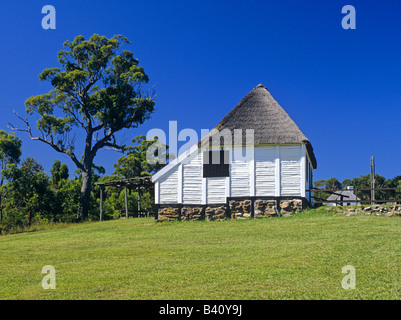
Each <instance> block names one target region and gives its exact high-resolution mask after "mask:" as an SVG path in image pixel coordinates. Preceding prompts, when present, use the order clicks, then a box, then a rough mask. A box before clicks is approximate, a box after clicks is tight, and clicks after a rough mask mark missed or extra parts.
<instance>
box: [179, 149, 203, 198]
mask: <svg viewBox="0 0 401 320" xmlns="http://www.w3.org/2000/svg"><path fill="white" fill-rule="evenodd" d="M202 168H203V166H202V152H199V153H198V154H196V155H195V157H194V158H192V159H191V160H190V161H189V162H188V163H185V164H183V172H182V175H183V188H182V189H183V202H182V203H184V204H202V180H203V173H202Z"/></svg>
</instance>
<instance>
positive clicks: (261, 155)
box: [255, 146, 276, 197]
mask: <svg viewBox="0 0 401 320" xmlns="http://www.w3.org/2000/svg"><path fill="white" fill-rule="evenodd" d="M255 183H256V189H255V190H256V194H255V195H256V196H273V197H274V196H275V195H276V147H275V146H261V147H257V148H255Z"/></svg>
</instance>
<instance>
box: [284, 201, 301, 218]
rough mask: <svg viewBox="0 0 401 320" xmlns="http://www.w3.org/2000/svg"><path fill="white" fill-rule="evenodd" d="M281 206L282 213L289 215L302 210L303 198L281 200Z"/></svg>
mask: <svg viewBox="0 0 401 320" xmlns="http://www.w3.org/2000/svg"><path fill="white" fill-rule="evenodd" d="M280 208H281V214H282V215H289V214H293V213H297V212H301V211H302V200H281V201H280Z"/></svg>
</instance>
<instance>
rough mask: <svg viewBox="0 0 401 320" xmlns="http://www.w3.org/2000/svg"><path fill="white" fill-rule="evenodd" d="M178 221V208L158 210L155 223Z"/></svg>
mask: <svg viewBox="0 0 401 320" xmlns="http://www.w3.org/2000/svg"><path fill="white" fill-rule="evenodd" d="M166 220H167V221H171V220H178V208H173V207H166V208H159V210H158V218H157V221H166Z"/></svg>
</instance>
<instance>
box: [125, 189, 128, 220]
mask: <svg viewBox="0 0 401 320" xmlns="http://www.w3.org/2000/svg"><path fill="white" fill-rule="evenodd" d="M124 191H125V217H126V218H127V219H128V195H127V185H126V184H125V185H124Z"/></svg>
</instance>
